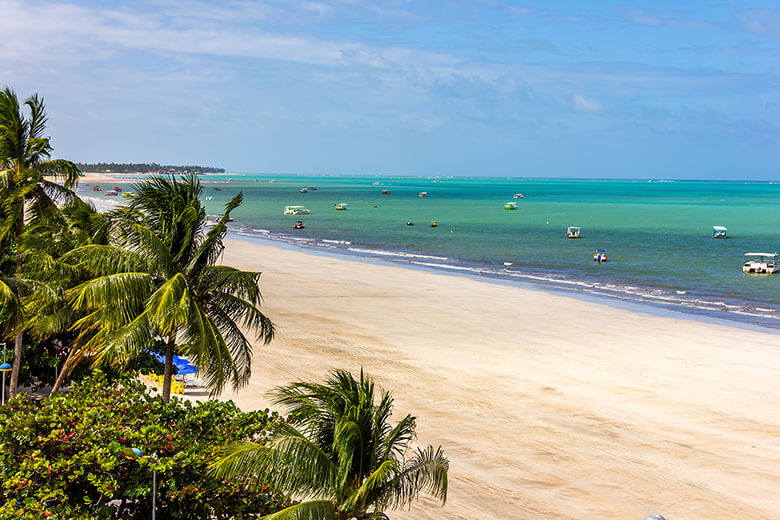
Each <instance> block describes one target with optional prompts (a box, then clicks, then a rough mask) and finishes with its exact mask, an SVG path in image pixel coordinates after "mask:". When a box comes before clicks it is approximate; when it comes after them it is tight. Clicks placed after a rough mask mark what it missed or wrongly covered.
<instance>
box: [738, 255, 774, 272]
mask: <svg viewBox="0 0 780 520" xmlns="http://www.w3.org/2000/svg"><path fill="white" fill-rule="evenodd" d="M777 269H778V263H777V253H745V262H744V263H743V264H742V272H743V273H756V274H774V273H776V272H777Z"/></svg>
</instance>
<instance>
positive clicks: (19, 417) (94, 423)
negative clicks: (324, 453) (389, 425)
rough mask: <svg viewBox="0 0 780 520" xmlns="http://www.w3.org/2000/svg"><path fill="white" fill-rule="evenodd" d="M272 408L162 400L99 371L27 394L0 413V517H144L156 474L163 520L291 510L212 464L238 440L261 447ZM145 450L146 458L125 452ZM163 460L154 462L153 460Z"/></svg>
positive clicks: (268, 491) (276, 418) (263, 490)
mask: <svg viewBox="0 0 780 520" xmlns="http://www.w3.org/2000/svg"><path fill="white" fill-rule="evenodd" d="M281 420H282V419H281V418H280V417H279V415H278V414H277V413H276V412H273V413H270V412H268V410H266V411H263V412H251V413H244V412H241V411H240V410H239V409H238V408H237V407H236V406H235V405H234V404H233V403H232V402H220V401H208V402H204V403H197V404H192V403H190V402H189V401H183V400H179V399H173V400H171V402H170V403H168V404H167V405H166V404H163V402H162V399H161V398H160V397H154V396H151V395H150V394H148V393H147V391H146V388H145V387H144V386H143V385H142V384H140V383H138V382H136V381H133V380H129V379H125V380H122V381H120V382H119V383H116V384H109V383H108V382H107V380H106V377H105V375H104V374H102V373H101V372H97V373H96V374H95V375H94V376H93V377H91V378H89V379H86V380H85V381H83V382H81V383H79V384H77V385H75V386H74V387H73V390H72V391H71V392H70V393H68V394H62V395H57V396H53V397H49V398H46V399H43V400H40V401H36V400H32V399H30V398H28V397H26V396H25V395H19V396H16V397H14V398H13V399H12V400H11V401H10V403H9V405H8V406H6V407H0V474H2V476H3V479H2V483H0V486H1V487H0V518H11V517H13V518H35V519H40V518H50V519H52V520H55V519H71V518H95V519H99V518H148V517H149V516H150V512H151V481H152V470H153V469H156V470H157V482H158V494H157V507H158V509H157V510H158V518H165V519H184V518H218V519H227V518H236V519H241V518H254V517H255V515H254V514H255V513H259V514H267V513H270V512H273V511H276V510H279V509H281V508H283V507H285V506H287V505H289V502H286V501H285V499H284V498H283V497H282V496H281V495H280V494H278V493H276V492H274V491H272V490H271V489H269V488H268V487H267V486H264V485H262V483H261V484H260V485H259V486H257V485H256V484H257V482H256V480H253V482H252V485H250V483H249V482H248V481H247V480H245V479H243V478H237V479H232V480H230V481H222V480H219V479H216V478H214V477H210V476H209V475H208V473H207V466H208V461H209V458H210V457H211V456H212V455H213V453H214V452H215V451H216V450H218V449H219V448H220V447H221V446H223V445H224V444H226V443H229V442H232V441H235V440H239V439H253V440H255V441H257V442H264V439H265V436H266V434H265V432H266V431H267V428H268V427H269V425H270V424H271V423H272V422H275V421H281ZM129 448H139V449H140V450H141V452H142V453H143V455H145V456H144V457H143V458H141V459H137V458H130V457H128V456H127V454H128V451H129ZM152 454H157V458H153V457H147V455H152Z"/></svg>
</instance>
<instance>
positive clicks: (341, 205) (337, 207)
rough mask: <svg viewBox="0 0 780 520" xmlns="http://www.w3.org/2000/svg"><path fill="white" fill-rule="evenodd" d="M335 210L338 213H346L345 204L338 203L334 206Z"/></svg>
mask: <svg viewBox="0 0 780 520" xmlns="http://www.w3.org/2000/svg"><path fill="white" fill-rule="evenodd" d="M336 209H337V210H339V211H346V210H347V203H346V202H339V203H337V204H336Z"/></svg>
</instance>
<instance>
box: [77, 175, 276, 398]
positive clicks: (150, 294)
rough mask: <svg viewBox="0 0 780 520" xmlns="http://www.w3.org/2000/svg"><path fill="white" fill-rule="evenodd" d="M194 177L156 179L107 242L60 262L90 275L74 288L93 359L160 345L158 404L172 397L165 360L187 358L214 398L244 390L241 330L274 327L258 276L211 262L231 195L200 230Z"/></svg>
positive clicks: (248, 350)
mask: <svg viewBox="0 0 780 520" xmlns="http://www.w3.org/2000/svg"><path fill="white" fill-rule="evenodd" d="M201 189H202V188H201V184H200V181H199V180H198V179H197V178H196V177H194V176H189V177H183V178H181V179H179V180H177V179H174V178H173V177H155V178H152V179H150V180H148V181H146V182H143V183H139V184H137V185H135V186H133V190H134V191H135V193H136V195H135V197H134V198H133V199H132V202H131V204H130V205H129V206H128V207H125V208H123V209H122V210H121V211H120V212H119V214H118V216H117V224H116V225H115V227H114V229H113V231H112V239H111V243H110V244H108V245H101V244H90V245H86V246H83V247H80V248H77V249H75V250H74V251H72V252H71V253H69V254H68V255H66V259H69V260H70V261H72V262H74V263H77V265H79V266H80V267H82V268H85V269H86V270H88V271H89V272H91V273H92V276H93V278H92V279H90V280H89V281H87V282H85V283H83V284H81V285H79V286H78V287H76V288H74V290H73V291H72V292H71V296H72V298H73V300H74V304H75V306H76V308H79V309H82V310H85V311H87V314H86V315H85V316H84V317H83V318H82V319H80V320H79V321H77V322H76V324H75V325H74V327H73V328H74V330H78V331H80V336H79V342H80V344H81V348H82V349H83V350H84V351H85V352H87V353H88V354H89V355H90V356H92V358H93V359H94V360H95V363H102V362H106V363H119V364H121V363H126V362H127V361H129V360H130V359H132V358H133V357H135V356H137V355H139V354H140V353H141V352H143V351H145V350H147V349H148V348H149V347H150V346H151V344H152V343H153V342H154V341H156V340H157V341H159V340H162V341H164V342H165V371H164V384H163V399H164V400H165V401H166V402H167V401H168V399H169V398H170V386H171V385H170V383H171V376H172V366H173V355H174V353H179V354H182V355H185V356H187V357H188V358H189V359H190V361H191V362H192V363H193V364H194V365H195V366H196V367H198V369H199V373H200V375H201V379H202V380H203V381H204V382H205V383H206V385H207V386H208V387H209V388H210V389H211V391H212V393H213V394H216V393H219V392H220V391H221V390H222V389H223V388H224V386H225V385H226V384H227V383H232V385H233V387H234V388H238V387H240V386H241V385H243V384H245V383H246V382H247V381H248V379H249V376H250V373H251V358H252V343H251V342H250V340H249V339H247V337H246V336H245V335H244V332H243V331H242V328H241V327H242V326H243V327H244V328H245V329H246V330H249V331H250V332H253V333H256V336H257V339H258V340H263V341H264V342H266V343H267V342H269V341H270V340H271V338H272V337H273V333H274V328H273V323H272V322H271V320H270V319H268V318H267V317H266V316H265V315H264V314H263V313H262V312H261V311H260V308H259V307H260V304H261V300H262V297H261V294H260V288H259V286H258V282H259V278H260V273H259V272H252V271H241V270H239V269H235V268H233V267H228V266H225V265H218V263H217V262H218V261H219V259H220V257H221V255H222V252H223V249H224V246H223V238H224V236H225V233H226V231H227V222H228V220H229V219H230V212H231V211H233V210H234V209H235V208H236V207H238V206H239V204H241V200H242V195H241V194H240V193H239V194H238V195H237V196H235V197H234V198H233V199H232V200H231V201H230V202H228V204H227V205H226V207H225V213H224V214H223V215H222V217H221V219H220V220H219V221H218V222H217V223H216V225H215V226H214V227H212V228H211V229H209V230H208V231H206V212H205V209H204V208H203V206H202V205H201V203H200V195H201Z"/></svg>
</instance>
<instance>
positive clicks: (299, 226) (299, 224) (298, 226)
mask: <svg viewBox="0 0 780 520" xmlns="http://www.w3.org/2000/svg"><path fill="white" fill-rule="evenodd" d="M305 227H306V224H304V223H303V221H302V220H296V221H295V223H294V224H293V229H303V228H305Z"/></svg>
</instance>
